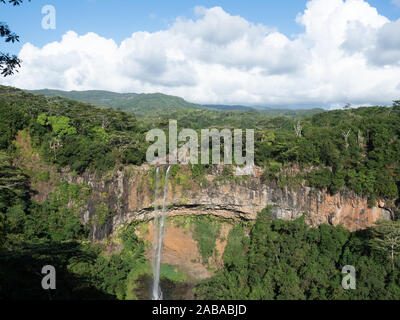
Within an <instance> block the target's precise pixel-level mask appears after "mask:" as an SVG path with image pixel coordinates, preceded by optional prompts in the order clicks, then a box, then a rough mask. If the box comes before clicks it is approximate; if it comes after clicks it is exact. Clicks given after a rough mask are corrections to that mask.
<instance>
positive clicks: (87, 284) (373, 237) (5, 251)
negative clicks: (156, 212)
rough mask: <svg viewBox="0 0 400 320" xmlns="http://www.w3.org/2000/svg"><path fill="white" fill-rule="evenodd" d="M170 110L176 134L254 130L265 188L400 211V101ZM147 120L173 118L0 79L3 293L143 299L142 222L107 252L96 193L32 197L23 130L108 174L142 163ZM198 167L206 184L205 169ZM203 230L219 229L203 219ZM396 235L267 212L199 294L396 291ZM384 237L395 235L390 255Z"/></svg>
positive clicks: (54, 155)
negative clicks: (94, 239) (346, 286)
mask: <svg viewBox="0 0 400 320" xmlns="http://www.w3.org/2000/svg"><path fill="white" fill-rule="evenodd" d="M168 112H169V118H171V119H178V124H179V127H181V128H182V127H187V128H193V129H196V130H199V129H202V128H211V127H215V128H223V127H230V128H242V129H245V128H249V129H250V128H254V129H256V150H255V151H256V154H255V160H256V164H257V165H259V166H261V167H262V168H263V170H264V175H263V179H264V181H265V182H267V181H273V182H275V183H277V184H279V185H280V186H282V187H284V186H286V185H291V186H293V187H295V186H296V184H306V185H309V186H311V187H315V188H318V189H327V190H328V191H330V192H331V193H336V192H338V191H340V190H352V191H353V192H355V193H357V194H359V195H363V196H365V197H368V198H369V200H370V204H371V205H376V201H377V200H378V199H384V200H385V201H386V202H387V204H388V206H391V208H392V209H393V212H394V213H396V212H397V211H398V209H397V208H398V207H399V202H398V201H399V200H398V199H399V190H400V172H399V169H400V166H399V159H400V140H399V134H400V126H399V123H400V103H399V102H395V103H394V106H392V107H379V106H377V107H368V108H358V109H349V110H338V111H330V112H323V113H320V112H318V113H316V114H309V115H304V114H303V115H301V116H299V115H296V116H293V115H287V116H283V115H280V116H269V115H267V114H263V113H262V112H259V111H257V110H249V111H247V110H230V111H218V110H204V109H202V108H200V109H195V108H193V109H189V108H182V109H174V108H173V109H171V110H169V111H168ZM152 128H162V129H166V130H167V128H168V118H167V117H166V116H165V117H158V118H156V117H152V116H150V117H149V118H146V119H144V118H140V119H138V118H136V117H135V116H134V115H133V114H132V113H126V112H123V111H118V110H111V109H107V108H105V107H96V106H93V105H90V104H88V103H84V102H77V101H72V100H68V99H66V98H61V97H46V96H43V95H33V94H31V93H27V92H25V91H22V90H19V89H15V88H10V87H4V86H0V299H2V298H27V299H29V298H40V299H49V298H51V299H70V298H78V299H79V298H82V299H83V298H101V299H116V298H118V299H134V298H141V297H142V296H140V294H139V293H138V288H135V287H132V286H135V285H137V286H139V284H140V282H138V279H139V277H144V276H145V275H146V272H145V271H143V270H147V268H148V265H147V264H148V262H147V261H146V258H145V256H144V248H145V246H146V244H145V243H144V242H143V241H142V240H141V239H139V238H138V237H137V236H136V235H135V228H136V226H135V225H130V226H126V228H125V229H124V230H121V232H120V234H119V238H120V241H121V244H122V248H123V249H122V250H120V251H118V252H116V253H113V254H111V255H106V254H105V248H104V246H103V245H102V244H93V243H90V242H89V241H88V234H89V230H88V229H89V228H90V225H85V226H84V225H83V224H82V222H81V219H80V216H79V215H80V211H79V209H80V207H81V204H82V202H84V201H85V200H86V197H88V196H89V195H90V192H91V190H90V188H88V186H86V185H73V184H68V183H66V182H63V183H58V184H57V185H56V187H55V188H54V190H52V191H51V193H50V194H49V197H48V199H47V200H46V201H44V202H41V203H38V202H36V201H34V200H33V198H32V195H33V190H31V186H32V181H33V173H32V172H31V171H29V170H26V168H25V169H24V168H22V167H20V166H19V165H18V161H17V159H18V157H19V156H20V155H19V154H18V152H19V151H18V142H17V141H16V137H17V136H19V135H22V136H29V137H30V139H31V142H32V145H33V147H34V149H35V150H36V151H37V152H38V153H39V155H40V157H41V159H43V161H44V162H45V163H47V164H49V165H51V166H52V167H54V168H55V169H56V170H57V171H58V172H59V173H61V172H62V170H68V171H69V172H72V173H73V174H81V173H83V172H85V171H91V172H98V173H103V172H107V171H108V170H111V169H113V168H115V167H119V166H124V165H129V164H131V165H141V164H143V163H144V162H145V153H146V149H147V146H148V144H147V143H146V142H145V133H146V132H147V131H148V130H149V129H152ZM293 168H295V169H296V170H295V171H296V173H295V174H294V173H293V170H290V169H293ZM191 170H192V175H193V177H199V178H200V177H201V175H204V174H205V173H206V172H207V171H208V170H211V168H210V167H209V166H193V167H192V168H191ZM37 175H38V174H37V173H36V175H35V179H39V180H40V179H42V180H48V179H49V173H48V172H41V173H40V174H39V175H38V176H37ZM36 176H37V177H36ZM71 203H73V204H74V205H71ZM394 218H397V215H395V217H394ZM99 219H100V218H99ZM100 220H101V219H100ZM196 230H212V231H213V234H216V231H217V229H216V228H215V226H213V225H207V221H206V222H201V223H199V224H198V225H197V229H196ZM214 231H215V232H214ZM399 234H400V231H399V225H398V222H395V221H393V222H391V221H390V222H386V223H383V224H381V225H378V226H377V227H375V228H371V229H369V230H366V231H360V232H356V233H350V232H349V231H346V230H344V229H343V228H341V227H332V226H327V225H322V226H320V227H319V228H314V229H313V228H309V227H308V226H307V225H306V224H305V223H304V221H303V220H302V219H299V220H297V221H293V222H286V221H280V220H274V219H272V217H271V216H270V215H269V211H268V209H267V210H265V211H263V212H262V213H260V214H259V217H258V220H257V222H256V223H255V224H250V225H249V224H245V223H243V224H242V223H237V225H236V226H235V227H234V228H233V230H232V231H231V233H230V234H229V237H228V246H227V249H226V251H225V254H224V257H223V259H224V269H223V270H221V271H219V272H218V273H217V274H216V275H215V276H214V277H213V278H211V279H208V280H206V281H204V282H202V283H200V284H199V285H198V286H197V288H196V295H197V297H198V298H200V299H203V298H218V299H220V298H221V299H229V298H231V299H399V298H400V292H399V291H400V290H399V288H400V283H399V281H400V278H399V272H398V268H399V263H400V261H399V257H398V250H399V248H400V240H399V239H400V235H399ZM196 237H197V240H198V241H202V242H201V243H206V244H207V245H204V246H202V247H201V251H202V254H204V255H205V256H208V255H209V254H210V252H212V250H211V251H210V248H209V246H212V245H213V243H212V241H211V242H210V239H208V238H207V239H203V237H202V233H201V232H198V233H197V234H196ZM213 239H214V240H213V241H214V242H215V236H213ZM393 239H394V240H393ZM390 241H395V242H394V243H395V245H394V249H393V250H389V248H390V246H389V245H388V244H389V243H390ZM209 242H210V243H209ZM239 253H240V254H239ZM392 253H393V255H392ZM43 263H46V264H53V265H54V266H55V267H56V269H57V270H58V279H59V281H60V282H59V283H60V285H59V287H60V288H63V289H62V290H61V289H60V290H57V295H56V296H51V293H50V292H49V293H48V292H44V291H43V290H42V289H41V288H40V286H39V285H34V284H36V283H40V280H41V278H42V275H41V274H40V267H41V266H42V265H43ZM347 264H348V265H354V266H355V267H356V268H357V270H358V275H359V277H358V278H357V279H359V280H358V282H357V290H356V291H351V292H349V291H343V290H342V289H341V273H340V271H341V267H342V266H344V265H347ZM21 274H23V276H21ZM168 277H169V279H176V278H177V276H176V275H174V274H172V275H171V272H170V270H169V269H168V270H165V277H164V280H165V279H168ZM178 278H179V277H178ZM141 279H142V278H141ZM143 281H144V280H143ZM48 294H50V296H48ZM142 298H143V297H142Z"/></svg>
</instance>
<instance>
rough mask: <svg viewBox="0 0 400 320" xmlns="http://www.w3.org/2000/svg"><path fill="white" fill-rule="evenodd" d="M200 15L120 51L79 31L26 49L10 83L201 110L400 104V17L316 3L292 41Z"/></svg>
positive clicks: (359, 2) (216, 13)
mask: <svg viewBox="0 0 400 320" xmlns="http://www.w3.org/2000/svg"><path fill="white" fill-rule="evenodd" d="M195 13H196V15H197V16H196V19H195V20H187V19H184V18H178V19H176V21H175V22H174V23H173V24H172V25H171V26H170V27H169V28H168V29H166V30H162V31H159V32H154V33H149V32H136V33H134V34H132V36H131V37H130V38H128V39H125V40H124V41H123V42H122V43H121V44H120V45H117V44H116V43H115V42H114V41H113V40H111V39H105V38H103V37H101V36H99V35H97V34H95V33H88V34H86V35H81V36H79V35H77V34H76V33H75V32H73V31H69V32H67V33H66V34H65V35H64V36H63V38H62V39H61V41H59V42H54V43H50V44H48V45H46V46H44V47H43V48H36V47H35V46H33V45H31V44H26V45H24V47H23V48H22V50H21V52H20V57H21V59H22V60H23V67H22V68H21V70H20V73H19V74H17V75H15V76H13V77H9V78H6V80H5V81H6V84H9V85H14V86H17V87H21V88H27V89H37V88H45V87H47V88H59V89H66V90H84V89H104V90H114V91H120V92H163V93H166V94H173V95H178V96H182V97H184V98H186V99H187V100H189V101H193V102H199V103H232V104H239V103H240V104H262V105H289V104H296V105H300V104H307V105H329V106H335V105H338V104H339V105H340V104H344V103H346V102H351V103H353V104H355V105H357V104H381V103H382V104H383V103H389V102H390V101H391V100H393V99H398V98H399V97H400V89H399V85H400V81H399V76H398V75H399V71H400V63H399V61H400V41H399V38H398V36H397V35H398V34H399V32H400V20H399V21H393V22H392V21H390V20H389V19H387V18H386V17H384V16H382V15H380V14H379V13H378V12H377V10H376V9H375V8H373V7H371V6H370V5H369V4H368V3H367V2H365V1H364V0H347V1H343V0H311V1H309V2H308V3H307V8H306V9H305V11H304V12H303V13H301V14H299V15H298V17H297V19H296V20H297V22H298V23H300V24H302V25H303V26H304V27H305V32H304V33H302V34H300V35H298V36H297V37H296V38H295V39H293V40H292V39H289V38H288V37H287V36H285V35H284V34H282V33H280V32H278V31H276V30H273V29H269V28H267V27H266V26H264V25H260V24H253V23H251V22H249V21H247V20H245V19H243V18H241V17H239V16H232V15H230V14H229V13H227V12H225V11H224V10H223V9H222V8H220V7H215V8H210V9H206V8H203V7H197V8H195ZM3 82H4V81H3Z"/></svg>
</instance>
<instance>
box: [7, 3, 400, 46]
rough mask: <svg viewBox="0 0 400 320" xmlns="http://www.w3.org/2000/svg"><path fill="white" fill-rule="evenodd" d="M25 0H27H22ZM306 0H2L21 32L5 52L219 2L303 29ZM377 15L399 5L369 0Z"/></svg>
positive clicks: (394, 11)
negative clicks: (50, 13) (11, 0)
mask: <svg viewBox="0 0 400 320" xmlns="http://www.w3.org/2000/svg"><path fill="white" fill-rule="evenodd" d="M25 2H26V0H25ZM306 2H307V1H306V0H285V1H282V0H246V1H238V0H224V1H198V0H179V1H178V0H169V1H165V0H148V1H142V0H140V1H137V0H32V2H26V3H24V4H23V5H22V6H20V7H13V6H11V5H2V6H1V11H0V12H1V13H0V21H4V22H7V23H8V24H9V25H10V27H12V29H13V30H14V31H15V32H16V33H17V34H19V35H20V37H21V43H20V44H16V45H9V46H7V45H4V44H3V45H2V48H5V47H7V50H8V51H9V52H14V53H18V52H19V50H20V49H21V46H22V45H23V44H24V43H25V42H30V43H32V44H34V45H36V46H43V45H45V44H47V43H49V42H52V41H59V40H60V38H61V36H62V35H63V34H64V33H65V32H66V31H69V30H74V31H76V32H77V33H78V34H85V33H87V32H96V33H97V34H99V35H100V36H103V37H105V38H112V39H114V40H115V41H116V42H120V41H122V40H123V39H125V38H127V37H129V36H130V35H131V34H132V33H133V32H136V31H149V32H154V31H158V30H163V29H166V28H167V27H168V25H170V24H171V23H173V22H174V21H175V19H176V18H177V17H180V16H182V17H186V18H193V17H194V8H195V7H196V6H204V7H207V8H210V7H215V6H220V7H222V8H223V9H224V10H225V11H227V12H229V13H230V14H231V15H240V16H241V17H243V18H245V19H246V20H248V21H251V22H253V23H262V24H264V25H266V26H269V27H271V28H277V29H278V30H279V31H280V32H282V33H284V34H285V35H287V36H291V35H293V34H297V33H300V32H302V31H303V27H302V26H300V25H299V24H297V23H296V21H295V18H296V16H297V14H298V13H301V12H302V11H304V9H305V5H306ZM367 2H368V3H370V4H371V5H372V6H374V7H376V8H377V9H378V11H379V13H380V14H382V15H384V16H386V17H388V18H389V19H390V20H396V19H398V18H400V8H399V6H396V5H394V3H393V2H392V1H391V0H368V1H367ZM48 4H50V5H54V7H55V8H56V10H57V28H56V30H43V29H42V27H41V20H42V17H43V14H42V13H41V10H42V7H43V6H45V5H48Z"/></svg>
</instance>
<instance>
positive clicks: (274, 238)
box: [196, 208, 400, 300]
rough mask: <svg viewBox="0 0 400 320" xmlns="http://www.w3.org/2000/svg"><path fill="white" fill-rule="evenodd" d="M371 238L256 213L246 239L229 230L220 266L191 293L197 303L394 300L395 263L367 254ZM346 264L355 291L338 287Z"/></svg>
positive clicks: (367, 234)
mask: <svg viewBox="0 0 400 320" xmlns="http://www.w3.org/2000/svg"><path fill="white" fill-rule="evenodd" d="M387 224H390V225H392V223H390V222H387ZM384 234H385V235H386V236H387V235H388V233H386V232H385V233H384ZM381 238H382V239H383V237H381ZM372 239H374V236H373V234H371V233H370V232H369V231H368V230H367V231H363V232H358V233H350V232H349V231H347V230H345V229H343V228H342V227H332V226H328V225H321V226H320V227H318V228H310V227H309V226H307V225H306V223H305V219H304V216H303V217H302V218H300V219H298V220H296V221H282V220H274V219H273V218H272V216H271V210H270V208H267V209H266V210H263V212H261V213H259V215H258V218H257V221H256V223H255V225H254V226H253V227H252V229H251V230H250V237H249V238H248V237H247V236H246V235H245V233H244V232H243V229H242V228H241V227H240V226H235V227H234V228H233V229H232V230H231V232H230V234H229V236H228V243H227V247H226V251H225V254H224V256H223V258H224V268H223V269H222V270H221V271H219V272H218V273H217V274H216V275H215V276H214V277H212V278H210V279H207V280H204V281H202V282H201V283H200V284H199V285H198V286H197V288H196V295H197V298H200V299H255V300H259V299H267V300H270V299H278V300H279V299H285V300H287V299H295V300H299V299H309V300H326V299H328V300H332V299H333V300H335V299H339V300H342V299H355V300H357V299H372V300H374V299H399V298H400V296H399V294H400V290H397V288H396V286H397V285H396V284H398V283H399V281H400V274H399V272H398V271H397V269H396V268H398V267H400V259H399V257H398V256H397V255H395V256H394V262H393V263H394V266H395V267H394V268H392V267H391V260H390V259H387V258H386V256H385V255H384V256H382V254H380V252H379V251H377V252H375V251H371V250H370V243H371V241H372ZM345 265H353V266H354V267H355V268H356V271H357V288H356V290H350V291H346V290H343V289H342V287H341V281H342V276H343V275H342V274H341V270H342V268H343V267H344V266H345Z"/></svg>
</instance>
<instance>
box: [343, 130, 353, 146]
mask: <svg viewBox="0 0 400 320" xmlns="http://www.w3.org/2000/svg"><path fill="white" fill-rule="evenodd" d="M350 133H351V129H350V130H349V131H347V132H346V131H342V135H343V137H344V141H345V145H344V146H345V148H346V150H347V149H349V147H350V144H349V136H350Z"/></svg>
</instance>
